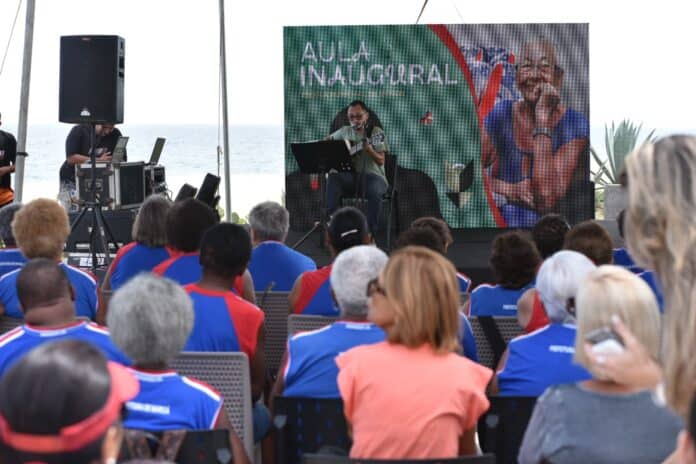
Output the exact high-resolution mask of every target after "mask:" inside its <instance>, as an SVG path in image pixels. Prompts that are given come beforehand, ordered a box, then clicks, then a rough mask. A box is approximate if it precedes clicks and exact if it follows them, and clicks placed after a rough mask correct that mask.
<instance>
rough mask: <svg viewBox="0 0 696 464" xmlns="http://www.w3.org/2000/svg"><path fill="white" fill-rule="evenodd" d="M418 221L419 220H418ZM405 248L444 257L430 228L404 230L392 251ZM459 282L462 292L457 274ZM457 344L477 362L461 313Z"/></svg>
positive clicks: (470, 331) (467, 322)
mask: <svg viewBox="0 0 696 464" xmlns="http://www.w3.org/2000/svg"><path fill="white" fill-rule="evenodd" d="M419 220H420V219H419ZM407 246H422V247H425V248H428V249H430V250H433V251H436V252H438V253H440V254H441V255H443V256H444V254H445V249H444V248H443V242H442V240H440V237H439V236H438V235H437V233H436V232H435V231H434V230H433V229H432V228H430V227H411V228H409V229H406V230H405V231H404V232H402V233H401V235H399V238H398V239H397V240H396V244H395V246H394V250H398V249H400V248H405V247H407ZM457 281H458V282H459V291H460V292H461V291H462V279H461V278H460V274H457ZM458 333H459V342H460V344H461V345H462V353H463V354H464V356H466V357H467V358H469V359H471V360H472V361H474V362H478V361H479V359H478V351H477V350H476V339H475V338H474V331H473V330H472V328H471V323H470V322H469V318H468V317H466V314H464V312H463V311H459V331H458Z"/></svg>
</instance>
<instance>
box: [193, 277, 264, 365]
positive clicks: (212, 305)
mask: <svg viewBox="0 0 696 464" xmlns="http://www.w3.org/2000/svg"><path fill="white" fill-rule="evenodd" d="M184 289H185V290H186V292H187V293H188V294H189V296H190V297H191V300H193V311H194V324H193V330H192V331H191V335H190V336H189V339H188V341H187V342H186V346H185V347H184V351H243V352H244V353H246V355H247V356H248V357H249V359H250V360H251V359H253V358H254V354H255V352H256V344H257V342H258V340H257V336H258V332H259V328H260V327H261V324H262V323H263V319H264V314H263V312H262V311H261V310H260V309H259V308H257V307H256V306H254V305H253V304H251V303H249V302H248V301H246V300H243V299H242V298H240V297H238V296H236V295H235V294H234V293H232V292H231V291H227V292H220V291H214V290H208V289H205V288H202V287H200V286H199V285H196V284H191V285H187V286H185V287H184Z"/></svg>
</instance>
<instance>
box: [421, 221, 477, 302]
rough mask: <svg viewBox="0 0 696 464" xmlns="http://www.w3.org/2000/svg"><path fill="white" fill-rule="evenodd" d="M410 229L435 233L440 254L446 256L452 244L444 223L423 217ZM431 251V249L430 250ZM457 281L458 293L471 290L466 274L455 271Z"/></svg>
mask: <svg viewBox="0 0 696 464" xmlns="http://www.w3.org/2000/svg"><path fill="white" fill-rule="evenodd" d="M410 228H411V229H430V230H432V231H433V232H435V233H436V234H437V235H438V237H439V238H440V240H441V241H442V249H443V250H444V251H443V252H442V254H443V255H444V256H447V250H448V249H449V247H450V245H452V244H453V243H454V239H453V238H452V231H451V230H450V228H449V226H448V225H447V223H446V222H445V221H443V220H442V219H438V218H436V217H433V216H425V217H421V218H418V219H416V220H415V221H413V222H412V223H411V227H410ZM431 249H432V248H431ZM457 280H458V281H459V291H460V292H461V293H468V292H469V291H470V290H471V279H470V278H469V276H467V275H466V274H463V273H461V272H459V271H457Z"/></svg>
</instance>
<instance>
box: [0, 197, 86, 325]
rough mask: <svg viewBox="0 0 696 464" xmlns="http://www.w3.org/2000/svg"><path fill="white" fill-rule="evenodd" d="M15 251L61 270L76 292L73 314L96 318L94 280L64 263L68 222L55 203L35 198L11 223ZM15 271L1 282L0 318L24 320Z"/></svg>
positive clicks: (62, 211) (61, 209)
mask: <svg viewBox="0 0 696 464" xmlns="http://www.w3.org/2000/svg"><path fill="white" fill-rule="evenodd" d="M12 232H13V233H14V237H15V240H16V242H17V247H18V248H19V250H20V251H21V252H22V254H23V255H24V256H25V257H26V258H27V259H34V258H46V259H50V260H51V261H54V262H55V263H56V265H57V266H60V267H61V268H62V269H63V271H65V273H66V274H67V276H68V279H70V284H71V285H72V287H73V289H74V290H75V312H76V313H77V315H78V316H82V317H86V318H89V319H92V320H94V319H95V318H96V317H97V280H96V279H95V278H94V276H93V275H91V274H88V273H87V272H84V271H82V270H80V269H78V268H76V267H72V266H70V265H68V264H66V263H64V262H63V261H62V260H63V248H64V247H65V242H66V241H67V240H68V236H69V235H70V222H69V221H68V214H67V213H66V212H65V209H63V207H62V206H61V205H60V203H58V202H57V201H55V200H50V199H47V198H37V199H36V200H32V201H30V202H29V203H27V204H26V205H24V206H23V207H22V208H21V209H20V210H19V211H17V214H15V217H14V219H13V221H12ZM20 270H21V269H15V270H14V271H12V272H9V273H7V274H5V275H4V276H2V278H1V279H0V314H4V315H5V316H9V317H14V318H20V319H21V318H23V317H24V316H23V313H22V310H21V308H20V305H19V299H18V298H17V285H16V284H17V277H18V276H19V271H20Z"/></svg>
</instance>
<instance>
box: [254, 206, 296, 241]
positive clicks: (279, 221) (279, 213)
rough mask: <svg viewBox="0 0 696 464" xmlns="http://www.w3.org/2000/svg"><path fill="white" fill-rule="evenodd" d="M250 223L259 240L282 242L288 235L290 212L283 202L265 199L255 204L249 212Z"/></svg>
mask: <svg viewBox="0 0 696 464" xmlns="http://www.w3.org/2000/svg"><path fill="white" fill-rule="evenodd" d="M249 225H250V226H251V230H252V231H253V232H254V237H255V238H256V239H257V240H258V241H265V240H276V241H279V242H282V241H284V240H285V237H286V236H287V235H288V228H289V227H290V213H288V210H287V209H285V207H284V206H283V205H281V204H278V203H276V202H274V201H264V202H263V203H259V204H258V205H256V206H254V207H253V208H252V209H251V211H250V212H249Z"/></svg>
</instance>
